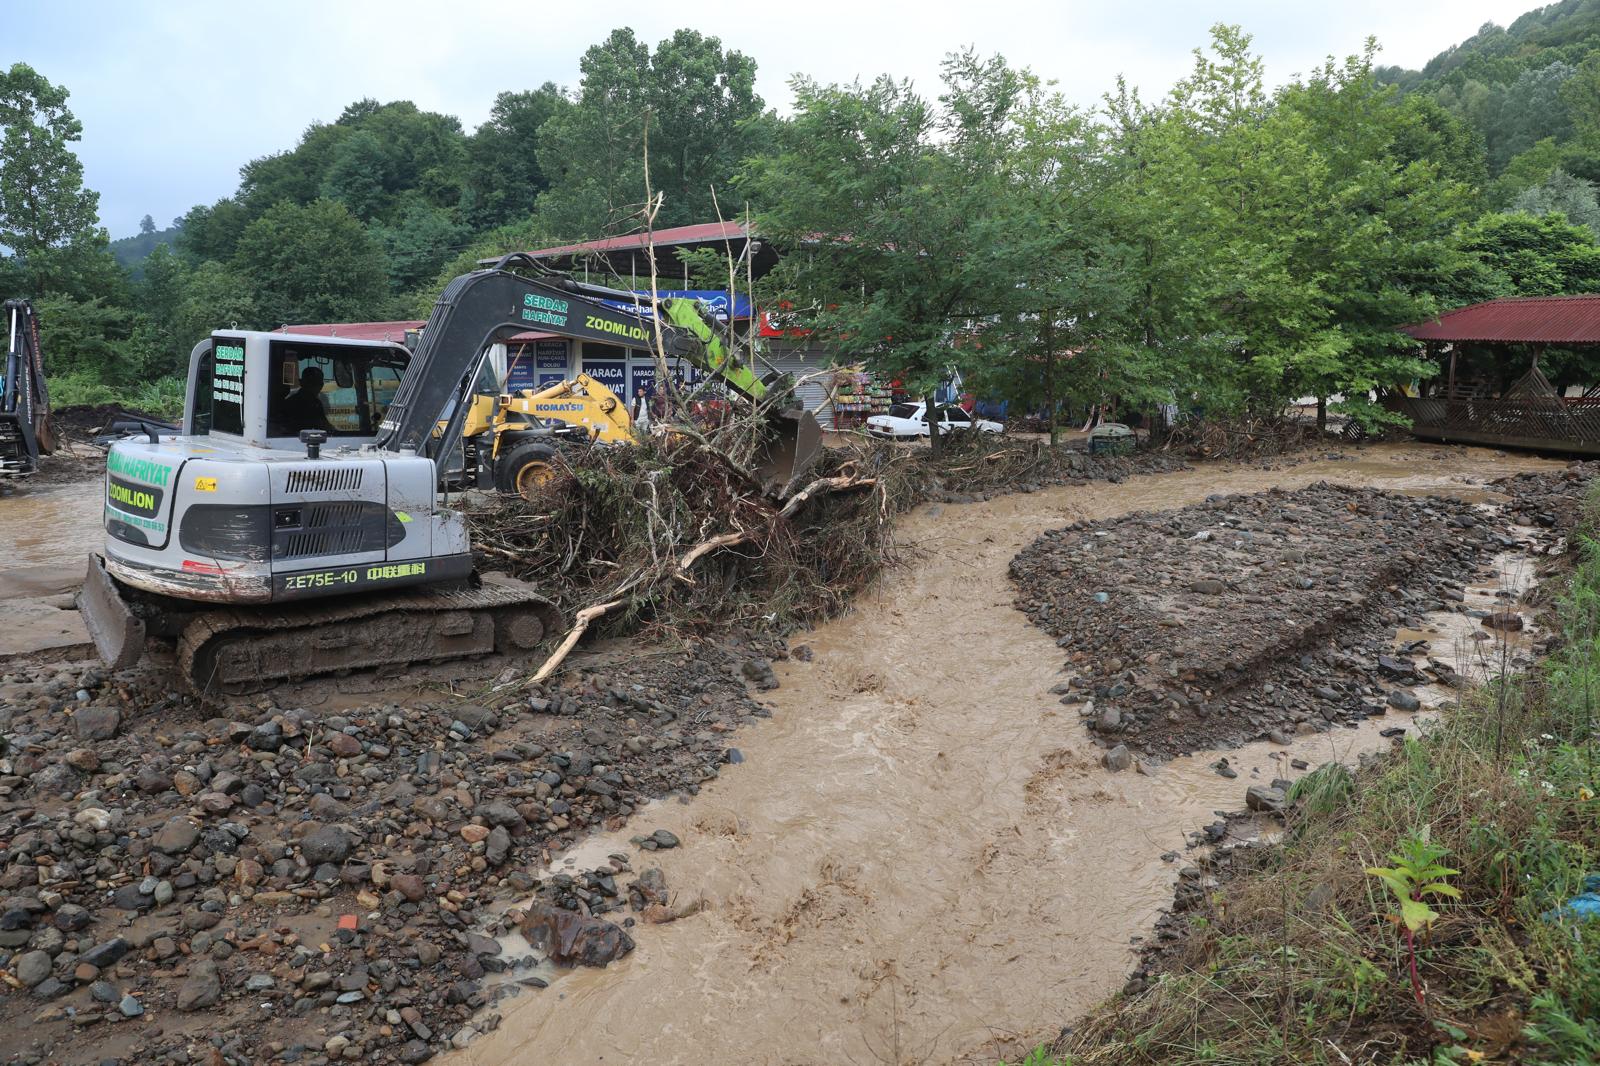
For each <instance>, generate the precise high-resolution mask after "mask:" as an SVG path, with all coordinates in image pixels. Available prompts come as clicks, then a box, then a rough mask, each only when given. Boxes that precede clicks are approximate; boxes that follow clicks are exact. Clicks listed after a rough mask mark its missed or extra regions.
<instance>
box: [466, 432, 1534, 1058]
mask: <svg viewBox="0 0 1600 1066" xmlns="http://www.w3.org/2000/svg"><path fill="white" fill-rule="evenodd" d="M1557 465H1559V464H1555V463H1551V462H1548V461H1545V460H1538V459H1533V458H1527V457H1508V456H1497V455H1496V454H1495V453H1493V452H1489V451H1472V452H1468V451H1465V450H1458V449H1447V448H1440V447H1433V446H1424V445H1404V446H1393V447H1381V448H1373V449H1369V450H1367V451H1365V452H1363V453H1362V455H1361V458H1360V459H1359V460H1358V461H1326V460H1325V461H1317V462H1311V463H1306V464H1302V465H1299V466H1295V467H1291V468H1288V469H1282V470H1275V471H1264V470H1261V469H1252V468H1232V469H1229V468H1217V467H1209V468H1205V469H1201V470H1196V471H1191V472H1185V473H1179V474H1170V475H1161V476H1155V477H1146V478H1136V479H1133V480H1131V481H1129V482H1127V483H1124V484H1121V485H1108V484H1097V485H1091V486H1085V487H1069V488H1059V489H1051V490H1047V491H1043V492H1039V493H1035V494H1031V495H1018V496H1011V497H1006V498H1002V499H998V500H994V501H991V502H988V503H984V504H973V505H965V506H942V507H940V506H933V507H926V508H923V509H921V510H920V511H918V512H917V513H916V514H914V515H912V516H910V517H909V518H908V519H907V520H905V522H904V523H903V525H902V526H901V532H900V539H901V542H902V544H903V545H904V546H906V547H907V548H908V549H909V554H910V555H911V557H912V558H911V561H910V562H909V564H908V565H907V566H906V567H905V568H904V569H903V570H902V571H900V572H898V573H896V574H894V575H892V576H891V577H890V578H889V579H887V580H886V581H884V582H883V585H882V588H881V589H880V590H879V591H878V592H877V593H876V594H875V595H870V596H869V597H867V598H866V599H865V600H864V601H863V602H862V603H861V604H860V606H859V608H858V609H857V610H855V611H853V612H852V613H851V614H849V615H848V616H846V617H844V618H841V619H839V620H837V621H835V622H833V623H830V624H828V625H825V626H822V627H821V628H819V629H818V630H816V631H815V632H814V633H812V634H810V635H809V636H808V637H801V638H797V640H796V643H805V644H809V645H810V646H811V647H812V649H813V650H814V651H815V660H814V661H813V662H811V663H809V664H808V663H802V662H794V663H788V664H784V665H783V666H782V667H780V671H779V672H780V676H781V679H782V688H781V689H779V690H778V691H777V692H775V693H773V694H772V695H771V698H770V703H771V705H772V707H773V708H774V720H773V721H772V722H771V723H769V724H763V725H761V726H759V727H757V728H754V729H750V730H746V731H745V732H744V733H742V734H741V735H740V736H739V737H738V738H737V740H736V741H735V743H737V744H738V745H739V746H740V748H741V749H742V752H743V755H744V757H745V760H746V765H744V766H742V767H739V768H736V769H735V770H734V771H732V772H729V773H727V774H725V775H723V776H722V777H721V778H720V779H719V780H717V781H716V782H715V783H714V784H713V785H711V786H709V787H708V788H706V789H705V790H704V791H703V792H702V793H701V794H700V795H699V796H698V797H697V798H695V799H694V800H693V801H692V802H689V803H686V804H672V805H667V806H662V807H658V808H657V809H656V810H653V811H649V812H647V813H645V814H644V815H641V816H640V817H638V818H636V819H634V820H633V822H632V823H631V824H630V825H629V826H628V827H627V828H626V829H625V830H623V831H621V832H620V833H618V834H616V835H615V836H612V837H599V838H595V839H593V840H591V841H589V842H588V843H587V844H586V845H584V846H583V847H581V848H580V849H578V851H577V852H576V853H575V854H573V855H572V856H569V861H570V862H571V863H572V864H574V865H576V866H587V865H592V860H595V859H599V858H601V857H603V856H604V855H606V854H607V853H609V852H614V851H631V850H632V849H631V848H629V847H628V844H627V838H628V837H630V836H633V835H636V834H639V833H647V832H649V831H650V830H651V829H654V828H666V829H669V830H671V831H673V832H674V833H676V834H678V835H679V836H680V837H681V838H682V839H683V841H684V844H685V846H684V847H682V848H680V849H677V850H675V851H671V852H663V853H657V854H656V855H654V856H651V857H650V859H651V861H655V860H659V863H660V865H661V867H662V868H663V870H664V871H665V874H666V878H667V883H668V885H669V886H670V887H671V888H672V889H673V891H674V893H675V894H676V896H677V898H678V900H680V901H684V900H692V899H695V898H697V897H698V898H700V899H702V900H704V902H705V904H706V909H705V910H704V911H703V912H702V913H700V914H698V915H695V916H693V917H690V918H685V919H682V920H680V921H678V922H676V923H674V924H671V925H666V926H661V927H652V928H647V929H645V930H643V931H642V932H641V934H640V936H639V937H638V940H639V946H638V950H637V951H635V952H634V953H633V955H631V956H629V957H628V958H626V959H624V960H623V961H622V962H620V963H617V964H614V965H612V966H611V967H610V968H608V969H606V970H602V971H583V972H575V973H571V974H569V975H566V976H563V977H562V978H561V979H559V980H558V981H557V982H556V983H555V984H554V985H553V986H552V987H551V988H550V989H548V990H544V991H540V992H536V993H529V994H526V995H524V996H521V997H518V998H516V999H513V1000H508V1001H507V1002H506V1003H505V1004H504V1005H503V1006H502V1008H501V1009H502V1010H503V1011H504V1013H505V1019H504V1022H503V1023H502V1025H501V1027H500V1028H499V1029H498V1030H497V1031H496V1032H494V1033H492V1034H489V1035H488V1036H485V1037H483V1038H481V1039H479V1040H478V1041H476V1042H474V1043H473V1044H472V1045H471V1046H470V1047H469V1048H468V1049H467V1050H465V1051H463V1052H460V1053H458V1054H457V1055H456V1056H455V1057H454V1058H453V1059H452V1060H451V1061H452V1062H453V1063H454V1064H455V1066H463V1064H466V1063H471V1064H474V1066H510V1064H512V1063H517V1062H522V1061H530V1060H535V1059H537V1060H541V1061H554V1062H565V1063H591V1062H651V1063H657V1064H666V1063H695V1064H702V1063H707V1062H743V1063H750V1064H769V1063H770V1064H785V1066H799V1064H812V1063H817V1064H821V1063H848V1062H854V1063H861V1064H866V1063H874V1062H886V1063H896V1064H901V1063H949V1062H984V1063H989V1062H993V1061H994V1059H995V1057H996V1056H997V1055H998V1054H1015V1053H1016V1051H1017V1050H1018V1049H1021V1048H1026V1047H1027V1046H1031V1045H1032V1044H1033V1043H1035V1042H1037V1041H1040V1040H1046V1039H1049V1038H1050V1037H1052V1036H1053V1035H1054V1034H1055V1032H1056V1029H1057V1027H1058V1026H1059V1025H1060V1024H1061V1022H1062V1020H1064V1019H1069V1018H1071V1017H1073V1016H1074V1015H1075V1014H1076V1013H1078V1012H1079V1011H1081V1010H1083V1009H1085V1008H1087V1007H1088V1006H1090V1005H1091V1004H1092V1003H1093V1002H1094V1001H1096V1000H1098V999H1099V998H1101V997H1103V996H1105V995H1107V994H1108V993H1110V992H1112V991H1114V990H1115V989H1116V988H1117V987H1119V986H1120V985H1121V983H1122V981H1123V979H1124V977H1125V976H1126V974H1127V971H1128V969H1129V967H1130V964H1131V961H1132V958H1133V955H1132V950H1131V947H1130V943H1131V942H1132V941H1133V939H1134V938H1136V937H1138V936H1140V935H1142V934H1144V933H1146V932H1147V931H1148V930H1149V928H1150V926H1151V924H1152V923H1153V921H1154V918H1155V917H1156V914H1157V912H1158V910H1159V909H1160V908H1161V907H1162V906H1163V905H1164V904H1166V903H1167V902H1169V901H1170V898H1171V888H1172V883H1173V881H1174V879H1175V877H1176V871H1177V869H1178V867H1179V866H1180V865H1181V860H1180V861H1178V862H1163V861H1162V859H1161V857H1160V856H1161V855H1162V853H1164V852H1169V851H1173V850H1181V848H1182V845H1183V841H1184V836H1185V834H1186V833H1187V832H1189V831H1191V830H1194V829H1196V828H1197V827H1199V826H1200V825H1202V824H1204V823H1206V822H1209V821H1211V820H1213V813H1212V812H1213V811H1214V810H1218V809H1237V808H1238V807H1239V806H1240V805H1241V800H1242V796H1243V792H1244V788H1245V786H1246V785H1248V784H1251V783H1255V782H1258V781H1259V782H1263V783H1264V782H1266V781H1267V780H1270V779H1271V778H1273V777H1275V776H1281V775H1283V774H1284V772H1285V770H1286V768H1287V757H1286V756H1284V755H1283V754H1282V753H1284V752H1285V751H1286V750H1287V751H1288V752H1289V754H1294V755H1300V756H1303V757H1304V758H1306V759H1308V760H1309V761H1310V762H1311V763H1312V764H1313V765H1315V764H1316V763H1318V762H1321V761H1325V760H1326V759H1328V758H1330V757H1341V758H1351V757H1353V753H1354V752H1356V751H1358V750H1365V749H1372V748H1375V747H1377V746H1379V745H1380V744H1382V743H1383V741H1381V740H1380V739H1379V738H1378V737H1377V735H1376V734H1377V729H1378V728H1379V727H1380V725H1382V726H1391V725H1394V724H1396V717H1395V716H1391V717H1389V718H1387V719H1384V720H1382V721H1381V722H1379V723H1373V724H1368V725H1365V726H1363V727H1362V728H1361V729H1360V730H1344V729H1339V730H1335V731H1333V732H1331V733H1328V734H1323V735H1317V736H1312V737H1306V738H1302V739H1301V740H1299V741H1298V742H1297V743H1296V745H1295V747H1294V748H1292V749H1283V748H1274V747H1272V746H1269V745H1267V744H1264V743H1262V744H1252V745H1249V746H1247V747H1245V748H1242V749H1238V750H1237V751H1233V752H1230V753H1229V757H1230V759H1231V760H1232V762H1233V764H1234V765H1235V766H1237V767H1239V769H1240V776H1239V779H1238V780H1226V779H1224V778H1222V777H1219V776H1217V774H1216V773H1215V772H1213V771H1212V770H1211V769H1210V766H1209V764H1210V763H1211V762H1212V761H1213V760H1214V758H1215V755H1214V754H1201V755H1196V756H1193V757H1190V758H1185V759H1179V760H1176V761H1174V762H1172V763H1170V764H1167V765H1165V766H1162V767H1155V768H1151V769H1150V771H1149V773H1148V774H1137V773H1124V774H1120V775H1112V774H1109V773H1107V772H1106V771H1104V770H1102V769H1101V768H1100V766H1099V763H1098V758H1099V755H1100V751H1099V749H1098V748H1096V747H1095V746H1094V745H1093V744H1092V743H1091V742H1090V740H1089V739H1088V737H1087V736H1086V734H1085V732H1084V731H1083V729H1082V727H1081V725H1080V724H1079V722H1078V721H1077V716H1076V715H1075V714H1074V713H1072V712H1071V711H1070V710H1069V709H1067V708H1063V707H1061V706H1059V705H1058V704H1057V702H1056V698H1055V697H1053V696H1050V695H1048V693H1047V690H1048V689H1049V688H1050V686H1051V685H1052V684H1054V683H1056V681H1058V680H1059V678H1060V673H1059V671H1060V662H1061V655H1060V653H1059V652H1058V650H1057V649H1056V648H1055V647H1054V645H1053V643H1052V642H1051V641H1050V640H1049V639H1048V638H1047V637H1046V636H1045V635H1044V634H1043V633H1042V632H1041V631H1039V630H1037V629H1035V628H1033V627H1031V626H1030V625H1029V624H1028V623H1027V622H1026V620H1025V619H1024V618H1023V616H1022V615H1021V614H1020V613H1018V612H1017V611H1016V610H1014V609H1013V608H1012V606H1011V591H1010V589H1009V588H1008V586H1007V582H1006V567H1007V564H1008V563H1009V562H1010V560H1011V558H1012V556H1013V555H1015V554H1016V552H1017V551H1018V550H1019V549H1020V548H1021V547H1022V546H1023V545H1025V544H1027V543H1028V542H1029V541H1031V540H1032V539H1033V538H1034V537H1035V536H1036V535H1038V534H1039V533H1040V532H1042V531H1043V530H1045V529H1048V528H1052V527H1055V526H1059V525H1062V524H1064V523H1066V522H1068V521H1071V520H1073V519H1077V518H1098V517H1109V516H1114V515H1117V514H1122V513H1126V512H1129V511H1133V510H1138V509H1161V508H1170V507H1176V506H1181V505H1184V504H1187V503H1191V502H1194V501H1197V500H1200V499H1203V498H1204V497H1205V496H1207V495H1209V494H1212V493H1220V492H1241V491H1255V490H1260V489H1265V488H1269V487H1272V486H1301V485H1306V484H1308V483H1311V482H1315V481H1319V480H1329V481H1337V482H1342V483H1346V484H1362V485H1376V486H1379V487H1384V488H1389V489H1394V490H1398V491H1405V492H1416V493H1460V494H1463V495H1465V496H1467V497H1468V498H1470V499H1483V498H1485V492H1484V489H1483V487H1482V483H1483V482H1485V481H1487V480H1489V479H1491V478H1493V477H1498V476H1501V475H1503V474H1507V473H1513V472H1516V471H1520V470H1533V469H1553V468H1555V467H1556V466H1557ZM1445 646H1448V645H1445ZM1275 756H1277V757H1275ZM1280 760H1281V761H1280ZM558 868H559V866H558Z"/></svg>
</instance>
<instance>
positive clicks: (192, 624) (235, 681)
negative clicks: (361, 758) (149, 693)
mask: <svg viewBox="0 0 1600 1066" xmlns="http://www.w3.org/2000/svg"><path fill="white" fill-rule="evenodd" d="M563 626H564V622H563V619H562V617H561V612H560V610H559V609H557V608H556V606H555V604H553V603H551V602H550V601H549V600H547V599H545V598H544V597H543V596H540V595H539V594H538V593H536V592H534V591H533V590H531V589H530V588H527V587H526V586H522V585H517V584H510V583H500V582H493V581H489V582H485V583H484V584H483V585H481V586H480V587H477V588H455V589H452V588H439V587H434V588H420V589H415V590H408V591H402V592H391V593H383V594H379V595H373V596H365V597H361V598H359V599H345V600H339V601H329V602H326V603H318V602H315V601H312V602H310V603H297V604H295V605H293V606H288V607H256V608H225V609H220V610H214V611H206V612H204V613H202V614H199V615H197V616H195V617H194V618H193V619H192V620H190V621H189V623H188V624H187V625H186V626H185V627H184V629H183V632H182V634H181V635H180V636H179V638H178V645H177V664H176V665H177V668H178V672H179V674H180V676H182V677H183V678H184V680H185V681H186V683H187V684H188V685H189V686H190V687H191V688H192V689H193V690H194V691H195V692H196V693H199V694H201V695H206V694H210V693H217V692H223V693H229V694H239V693H246V692H259V691H261V690H263V689H266V688H270V687H272V686H273V685H276V684H280V683H283V682H287V681H298V680H302V679H304V678H309V677H316V676H319V675H324V674H340V673H345V672H348V671H351V670H362V669H372V668H374V667H385V666H389V667H404V666H407V665H410V664H413V663H425V662H434V661H438V660H441V659H460V658H471V657H475V656H482V655H491V654H495V653H500V654H506V655H516V654H518V653H526V652H530V651H532V650H534V649H535V648H537V647H538V646H539V644H540V643H542V642H543V641H544V640H545V639H546V638H547V637H550V636H553V635H555V634H556V633H559V632H560V631H561V629H562V628H563Z"/></svg>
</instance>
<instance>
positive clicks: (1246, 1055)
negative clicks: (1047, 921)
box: [1027, 496, 1600, 1066]
mask: <svg viewBox="0 0 1600 1066" xmlns="http://www.w3.org/2000/svg"><path fill="white" fill-rule="evenodd" d="M1585 510H1586V515H1587V518H1588V521H1587V522H1586V524H1585V527H1584V528H1581V529H1580V530H1579V531H1577V532H1576V533H1575V534H1574V537H1573V545H1574V547H1573V552H1572V557H1573V558H1575V560H1576V565H1575V567H1574V569H1573V572H1572V574H1571V576H1570V579H1569V580H1568V583H1567V585H1566V589H1565V592H1564V594H1562V595H1561V597H1560V599H1559V601H1558V603H1557V605H1556V615H1557V617H1558V619H1559V630H1558V633H1559V635H1558V639H1557V641H1556V647H1555V648H1554V650H1553V651H1552V652H1551V654H1550V655H1549V656H1548V658H1547V659H1546V660H1545V661H1544V662H1543V663H1542V664H1541V665H1540V666H1539V667H1538V668H1537V669H1535V670H1533V671H1531V672H1530V673H1528V674H1526V675H1522V676H1518V677H1513V678H1507V679H1503V680H1501V681H1498V682H1496V683H1494V684H1491V685H1489V686H1486V687H1485V688H1483V689H1480V690H1479V691H1478V692H1476V693H1475V694H1474V695H1473V696H1472V697H1470V699H1469V700H1468V701H1467V702H1466V703H1465V705H1463V706H1462V707H1460V708H1458V709H1456V710H1455V711H1453V712H1452V713H1450V714H1449V715H1448V716H1447V717H1446V718H1445V719H1444V721H1443V722H1442V723H1441V724H1440V725H1439V726H1437V727H1436V728H1434V729H1432V730H1430V731H1428V732H1427V734H1426V735H1424V736H1422V737H1420V738H1415V739H1410V740H1407V741H1406V742H1405V744H1404V745H1403V746H1401V747H1400V748H1398V749H1396V750H1395V751H1394V752H1392V753H1391V754H1389V755H1388V756H1387V757H1385V758H1384V759H1383V760H1381V761H1380V762H1379V763H1378V764H1377V765H1376V766H1373V767H1370V768H1368V769H1367V770H1364V771H1362V772H1360V773H1359V774H1356V775H1354V777H1352V775H1350V774H1349V773H1348V772H1345V771H1343V770H1338V769H1332V768H1329V769H1324V770H1322V771H1320V772H1318V773H1314V774H1311V775H1308V776H1307V777H1306V778H1304V779H1302V781H1301V782H1299V783H1298V784H1297V786H1296V789H1295V796H1294V798H1296V799H1297V800H1298V801H1299V802H1298V803H1296V804H1295V806H1294V810H1293V813H1292V814H1291V816H1290V819H1289V832H1288V833H1287V834H1286V836H1285V840H1284V844H1283V845H1282V846H1281V847H1278V848H1273V849H1260V850H1258V851H1256V852H1253V853H1252V854H1254V855H1257V856H1259V858H1257V859H1256V860H1255V862H1257V863H1258V864H1259V865H1257V866H1256V867H1255V868H1253V869H1250V870H1248V871H1246V872H1243V873H1241V874H1238V875H1237V876H1233V877H1231V878H1225V879H1224V881H1223V884H1222V887H1221V888H1220V889H1217V890H1215V891H1214V892H1213V893H1212V894H1211V896H1210V897H1209V899H1208V902H1207V905H1206V906H1205V907H1204V908H1202V909H1200V910H1198V911H1192V912H1190V915H1191V917H1190V921H1191V930H1190V935H1189V936H1188V937H1187V938H1186V939H1185V941H1184V942H1183V944H1182V945H1181V946H1180V948H1179V949H1178V953H1177V955H1176V956H1175V957H1174V959H1173V961H1172V963H1171V965H1170V966H1169V967H1168V968H1167V970H1166V972H1165V973H1163V974H1162V975H1161V976H1160V977H1159V978H1158V979H1156V980H1155V981H1154V982H1153V983H1152V984H1151V985H1150V986H1149V987H1148V988H1146V990H1145V991H1143V992H1142V993H1140V994H1138V995H1135V996H1124V997H1118V998H1116V999H1114V1000H1112V1001H1111V1002H1109V1003H1107V1004H1105V1005H1104V1006H1102V1007H1101V1008H1100V1009H1098V1010H1097V1011H1095V1012H1094V1013H1093V1014H1091V1015H1090V1016H1089V1017H1088V1018H1087V1019H1085V1020H1084V1021H1082V1022H1081V1023H1080V1024H1079V1025H1078V1026H1077V1030H1076V1032H1075V1033H1073V1034H1071V1035H1070V1036H1068V1037H1066V1038H1064V1039H1063V1040H1062V1041H1061V1042H1060V1043H1059V1044H1058V1045H1057V1046H1055V1047H1053V1048H1049V1049H1043V1050H1041V1051H1040V1052H1038V1053H1037V1054H1036V1057H1034V1058H1030V1059H1029V1060H1027V1061H1028V1062H1029V1063H1030V1064H1035V1066H1047V1064H1061V1066H1068V1064H1070V1066H1106V1064H1111V1063H1116V1064H1118V1066H1124V1064H1128V1063H1170V1064H1188V1063H1232V1064H1239V1066H1247V1064H1248V1066H1269V1064H1272V1066H1276V1064H1283V1063H1327V1064H1338V1066H1343V1064H1352V1063H1394V1064H1410V1063H1417V1064H1426V1066H1439V1064H1444V1063H1529V1064H1538V1066H1557V1064H1567V1063H1588V1062H1597V1061H1600V950H1597V949H1600V917H1596V918H1594V919H1593V920H1585V919H1583V918H1582V917H1580V916H1579V915H1578V914H1577V913H1575V912H1574V911H1573V910H1572V909H1571V908H1570V907H1569V906H1568V901H1569V900H1571V899H1573V897H1575V896H1576V895H1577V894H1578V893H1580V892H1583V891H1584V890H1585V887H1586V883H1587V885H1588V886H1589V887H1591V888H1594V887H1600V880H1597V879H1596V878H1595V875H1596V874H1597V873H1600V799H1597V798H1596V794H1597V793H1600V780H1597V772H1596V756H1597V752H1596V737H1595V712H1596V705H1597V703H1600V543H1597V541H1596V539H1595V535H1594V528H1595V524H1594V518H1595V516H1596V514H1600V504H1597V502H1596V499H1595V498H1594V497H1593V496H1591V497H1590V498H1589V500H1588V501H1587V502H1586V506H1585ZM1235 854H1236V855H1239V854H1241V853H1238V852H1236V853H1235ZM1405 868H1410V870H1411V872H1410V873H1406V874H1397V873H1396V872H1395V871H1397V870H1401V869H1405ZM1375 870H1382V871H1384V874H1382V875H1379V874H1375V873H1373V872H1371V871H1375ZM1430 885H1432V886H1436V887H1434V888H1432V889H1429V888H1428V886H1430ZM1438 886H1442V888H1441V887H1438ZM1422 902H1425V904H1426V906H1424V907H1421V908H1418V907H1417V906H1415V904H1417V903H1422ZM1408 919H1409V920H1408ZM1413 963H1414V967H1415V970H1414V973H1415V977H1414V979H1413Z"/></svg>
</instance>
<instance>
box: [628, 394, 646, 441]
mask: <svg viewBox="0 0 1600 1066" xmlns="http://www.w3.org/2000/svg"><path fill="white" fill-rule="evenodd" d="M628 414H629V415H630V416H631V417H632V418H633V425H634V428H636V429H638V430H639V431H640V432H641V433H642V432H644V431H645V430H648V429H649V428H650V393H649V392H648V391H647V390H646V389H645V387H644V386H643V385H636V386H634V390H633V404H632V405H631V406H630V407H629V409H628Z"/></svg>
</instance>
